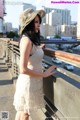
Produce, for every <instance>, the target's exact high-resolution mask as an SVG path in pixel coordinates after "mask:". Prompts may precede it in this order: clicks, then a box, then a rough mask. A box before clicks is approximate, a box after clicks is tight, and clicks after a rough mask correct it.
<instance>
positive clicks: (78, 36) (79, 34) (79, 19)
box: [77, 4, 80, 39]
mask: <svg viewBox="0 0 80 120" xmlns="http://www.w3.org/2000/svg"><path fill="white" fill-rule="evenodd" d="M77 38H78V39H80V4H79V5H78V20H77Z"/></svg>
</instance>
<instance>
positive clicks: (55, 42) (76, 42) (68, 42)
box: [41, 39, 80, 44]
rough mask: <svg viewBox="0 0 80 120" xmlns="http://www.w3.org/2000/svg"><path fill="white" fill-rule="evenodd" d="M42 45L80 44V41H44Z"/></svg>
mask: <svg viewBox="0 0 80 120" xmlns="http://www.w3.org/2000/svg"><path fill="white" fill-rule="evenodd" d="M41 43H45V44H52V43H53V44H80V40H78V41H61V40H46V39H45V40H44V41H41Z"/></svg>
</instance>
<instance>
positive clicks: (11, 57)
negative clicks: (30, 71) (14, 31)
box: [0, 38, 80, 120]
mask: <svg viewBox="0 0 80 120" xmlns="http://www.w3.org/2000/svg"><path fill="white" fill-rule="evenodd" d="M43 43H44V41H43ZM49 43H50V41H49ZM49 43H48V42H47V43H46V44H49ZM76 43H77V44H80V42H77V41H76ZM57 44H58V43H57ZM59 44H62V43H61V42H59ZM68 44H70V43H69V42H68ZM44 54H45V56H44V59H43V63H45V64H47V65H48V66H51V65H56V66H57V70H56V73H55V74H54V75H52V76H50V77H48V78H44V79H43V88H44V94H45V96H44V100H45V103H46V105H45V108H43V109H41V110H39V111H37V112H34V113H32V115H31V118H30V119H31V120H48V119H49V120H80V72H79V71H80V55H77V54H73V53H68V52H63V51H60V50H53V49H51V48H45V49H44ZM0 56H1V57H0V88H1V90H4V94H3V92H2V91H1V90H0V96H1V95H2V96H4V98H3V101H5V100H6V103H5V102H4V104H5V105H4V104H3V102H2V97H0V103H1V104H2V105H3V106H0V111H2V110H5V108H6V110H7V111H9V114H10V119H11V120H14V117H15V116H14V115H15V114H14V113H15V110H14V108H13V107H11V109H10V106H11V105H12V101H11V99H13V93H14V91H15V84H16V80H17V77H18V75H19V57H20V51H19V43H18V42H14V41H10V39H8V38H0ZM52 57H56V58H58V59H60V60H61V61H62V63H61V65H57V64H55V63H53V62H52V61H51V58H52ZM48 59H50V60H49V61H48ZM67 63H68V64H71V65H73V66H74V71H69V70H67V69H65V68H64V67H63V66H64V64H67ZM45 69H47V68H44V70H45ZM3 78H4V80H3ZM2 85H3V86H2ZM4 85H5V86H7V85H8V87H7V88H6V87H5V86H4ZM12 85H13V86H12ZM11 86H12V87H11ZM7 92H8V93H7ZM7 94H8V95H7ZM6 96H7V97H6ZM8 101H10V102H8ZM7 105H9V107H7ZM4 106H5V107H4ZM3 108H4V109H3ZM12 113H13V114H12ZM11 116H12V117H11Z"/></svg>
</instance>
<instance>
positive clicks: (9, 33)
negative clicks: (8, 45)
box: [7, 31, 19, 38]
mask: <svg viewBox="0 0 80 120" xmlns="http://www.w3.org/2000/svg"><path fill="white" fill-rule="evenodd" d="M7 37H8V38H14V37H17V38H18V37H19V35H18V34H17V33H16V32H13V31H10V32H7Z"/></svg>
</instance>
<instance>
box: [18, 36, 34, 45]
mask: <svg viewBox="0 0 80 120" xmlns="http://www.w3.org/2000/svg"><path fill="white" fill-rule="evenodd" d="M22 45H23V46H25V45H32V42H31V40H30V39H29V37H27V36H22V38H21V39H20V46H22Z"/></svg>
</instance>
